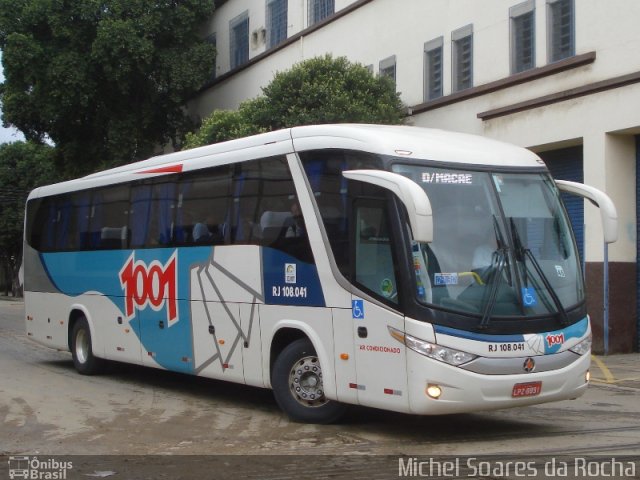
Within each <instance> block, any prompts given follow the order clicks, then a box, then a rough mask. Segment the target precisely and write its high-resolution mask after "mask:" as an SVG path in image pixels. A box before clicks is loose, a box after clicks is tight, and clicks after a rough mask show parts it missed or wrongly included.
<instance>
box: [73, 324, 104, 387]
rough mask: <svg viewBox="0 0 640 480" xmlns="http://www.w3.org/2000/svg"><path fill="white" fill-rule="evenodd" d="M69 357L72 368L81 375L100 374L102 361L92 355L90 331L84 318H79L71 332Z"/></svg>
mask: <svg viewBox="0 0 640 480" xmlns="http://www.w3.org/2000/svg"><path fill="white" fill-rule="evenodd" d="M70 346H71V355H72V356H73V366H74V367H75V368H76V370H77V371H78V373H80V374H82V375H95V374H96V373H100V371H102V368H103V366H104V360H102V359H101V358H97V357H95V356H94V355H93V347H92V342H91V330H90V329H89V322H87V319H86V317H84V316H81V317H80V318H78V320H76V323H75V324H74V325H73V330H72V331H71V345H70Z"/></svg>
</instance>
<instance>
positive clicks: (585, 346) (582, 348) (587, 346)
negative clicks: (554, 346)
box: [569, 335, 591, 355]
mask: <svg viewBox="0 0 640 480" xmlns="http://www.w3.org/2000/svg"><path fill="white" fill-rule="evenodd" d="M569 350H571V351H572V352H573V353H577V354H578V355H584V354H585V353H589V352H590V351H591V335H589V336H588V337H587V338H585V339H584V340H582V341H581V342H580V343H579V344H577V345H576V346H575V347H572V348H570V349H569Z"/></svg>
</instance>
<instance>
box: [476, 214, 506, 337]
mask: <svg viewBox="0 0 640 480" xmlns="http://www.w3.org/2000/svg"><path fill="white" fill-rule="evenodd" d="M493 232H494V234H495V236H496V244H497V245H498V249H497V250H496V251H495V253H494V256H495V259H494V260H493V261H492V262H491V269H492V273H491V277H490V278H489V279H488V282H487V283H490V284H491V289H490V290H489V294H488V298H487V300H488V301H487V302H486V306H485V308H484V312H483V313H482V319H481V320H480V324H479V325H478V327H479V328H487V327H488V326H489V322H490V321H491V313H492V312H493V308H494V307H495V305H496V301H497V299H498V290H499V287H500V284H501V283H502V270H504V267H505V265H507V256H508V254H509V247H508V246H507V242H506V241H505V239H504V237H503V236H502V231H501V230H500V226H499V225H498V219H497V218H496V216H495V215H493ZM494 262H495V265H496V266H495V268H494V267H493V264H494ZM507 275H508V277H509V278H508V279H507V280H508V283H509V284H511V275H510V272H509V269H507Z"/></svg>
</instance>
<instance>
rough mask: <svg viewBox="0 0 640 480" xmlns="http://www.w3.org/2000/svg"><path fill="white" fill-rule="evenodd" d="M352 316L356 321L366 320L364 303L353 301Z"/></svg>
mask: <svg viewBox="0 0 640 480" xmlns="http://www.w3.org/2000/svg"><path fill="white" fill-rule="evenodd" d="M351 316H352V317H353V318H354V319H356V320H361V319H363V318H364V301H362V300H351Z"/></svg>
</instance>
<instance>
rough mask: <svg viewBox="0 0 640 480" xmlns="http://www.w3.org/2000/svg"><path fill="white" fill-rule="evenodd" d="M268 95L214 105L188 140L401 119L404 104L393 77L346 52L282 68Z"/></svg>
mask: <svg viewBox="0 0 640 480" xmlns="http://www.w3.org/2000/svg"><path fill="white" fill-rule="evenodd" d="M262 93H263V95H262V96H260V97H258V98H256V99H253V100H249V101H247V102H244V103H243V104H241V105H240V108H239V110H238V111H233V112H231V111H223V112H220V111H214V112H213V113H212V114H211V116H210V117H208V118H206V119H205V120H204V122H203V124H202V126H201V128H200V130H199V131H198V132H196V133H195V134H192V135H190V136H189V137H188V138H189V139H188V141H187V143H186V144H185V146H186V147H187V148H192V147H195V146H200V145H206V144H208V143H216V142H220V141H223V140H230V139H233V138H238V137H241V136H245V135H249V134H252V133H259V132H265V131H270V130H277V129H280V128H287V127H294V126H299V125H313V124H323V123H378V124H391V125H393V124H400V123H402V122H403V120H404V117H405V109H404V108H403V105H402V102H401V100H400V95H399V94H397V93H396V91H395V85H394V84H393V81H392V80H391V79H389V78H387V77H375V76H373V75H372V74H371V73H370V72H369V70H368V69H367V68H366V67H364V66H362V65H360V64H357V63H351V62H349V61H348V60H347V59H346V58H344V57H339V58H335V59H334V58H333V57H331V56H330V55H326V56H324V57H317V58H312V59H310V60H306V61H304V62H301V63H298V64H296V65H294V66H293V68H291V69H290V70H288V71H286V72H280V73H277V74H276V75H275V77H274V79H273V80H272V81H271V83H270V84H269V85H267V86H266V87H264V88H263V89H262Z"/></svg>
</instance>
